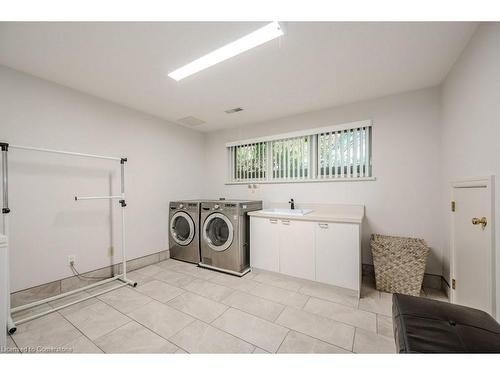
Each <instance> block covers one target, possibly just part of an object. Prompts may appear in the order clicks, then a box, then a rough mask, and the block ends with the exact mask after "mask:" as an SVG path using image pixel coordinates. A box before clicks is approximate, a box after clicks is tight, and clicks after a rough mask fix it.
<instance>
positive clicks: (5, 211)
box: [0, 142, 137, 334]
mask: <svg viewBox="0 0 500 375" xmlns="http://www.w3.org/2000/svg"><path fill="white" fill-rule="evenodd" d="M0 148H1V151H2V193H3V206H2V216H3V233H4V234H5V235H6V236H7V238H9V213H10V212H11V210H10V208H9V187H8V185H9V177H8V152H9V149H18V150H28V151H39V152H47V153H52V154H62V155H69V156H77V157H83V158H94V159H105V160H115V161H119V162H120V170H121V194H120V195H109V196H91V197H78V196H75V201H80V200H92V199H106V200H114V199H115V200H118V202H119V203H120V206H121V208H122V210H121V212H122V246H121V250H122V272H121V274H119V275H116V276H113V277H110V278H108V279H105V280H102V281H99V282H96V283H93V284H91V285H87V286H84V287H82V288H78V289H75V290H72V291H69V292H66V293H62V294H59V295H57V296H53V297H49V298H45V299H43V300H39V301H36V302H32V303H28V304H25V305H22V306H18V307H15V308H11V307H10V293H9V294H8V295H7V296H6V297H5V298H6V300H7V331H8V333H10V334H13V333H14V332H15V331H16V324H21V323H24V322H27V321H29V320H32V319H35V318H38V317H40V316H43V315H46V314H49V313H51V312H54V311H57V310H61V309H64V308H65V307H68V306H71V305H74V304H76V303H79V302H82V301H85V300H87V299H90V298H93V297H95V296H98V295H101V294H104V293H108V292H110V291H112V290H115V289H118V288H121V287H124V286H126V285H131V286H133V287H135V286H137V283H136V282H134V281H132V280H130V279H128V278H127V259H126V255H125V207H126V206H127V204H126V201H125V163H126V162H127V158H117V157H111V156H102V155H93V154H84V153H80V152H70V151H61V150H51V149H46V148H38V147H27V146H18V145H10V144H8V143H5V142H0ZM6 253H7V264H9V263H8V261H9V260H8V254H9V249H8V248H7V252H6ZM7 270H8V268H7ZM115 280H119V281H122V284H120V285H115V286H113V287H111V288H109V289H107V290H104V291H100V292H98V293H94V294H92V295H89V296H88V297H84V298H80V299H78V300H76V301H72V302H69V303H67V304H64V305H62V306H58V307H54V308H52V309H50V310H47V311H44V312H42V313H39V314H35V315H32V316H29V317H27V318H23V319H19V320H16V321H13V319H12V313H15V312H18V311H23V310H26V309H29V308H32V307H35V306H39V305H42V304H44V303H46V302H51V301H54V300H57V299H60V298H64V297H67V296H70V295H73V294H76V293H79V292H81V291H84V290H87V289H91V288H95V287H96V286H99V285H103V284H107V283H110V282H112V281H115ZM7 290H8V291H10V277H9V274H7Z"/></svg>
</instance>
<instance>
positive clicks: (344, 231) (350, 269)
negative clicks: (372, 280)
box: [315, 223, 361, 291]
mask: <svg viewBox="0 0 500 375" xmlns="http://www.w3.org/2000/svg"><path fill="white" fill-rule="evenodd" d="M315 225H316V229H315V244H316V281H319V282H322V283H327V284H332V285H336V286H340V287H343V288H348V289H354V290H357V291H359V290H360V278H361V271H360V270H361V262H360V237H359V225H357V224H342V223H316V224H315Z"/></svg>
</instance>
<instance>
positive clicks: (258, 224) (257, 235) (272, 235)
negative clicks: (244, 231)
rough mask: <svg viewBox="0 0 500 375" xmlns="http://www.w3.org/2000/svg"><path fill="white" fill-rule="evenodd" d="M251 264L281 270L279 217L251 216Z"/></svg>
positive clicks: (270, 269) (275, 270)
mask: <svg viewBox="0 0 500 375" xmlns="http://www.w3.org/2000/svg"><path fill="white" fill-rule="evenodd" d="M250 266H252V267H255V268H260V269H263V270H268V271H273V272H279V250H278V219H268V218H263V217H251V218H250Z"/></svg>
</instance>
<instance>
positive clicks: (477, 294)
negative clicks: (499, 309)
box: [451, 179, 495, 316]
mask: <svg viewBox="0 0 500 375" xmlns="http://www.w3.org/2000/svg"><path fill="white" fill-rule="evenodd" d="M490 181H491V180H490V179H485V180H474V181H463V182H458V183H455V184H454V185H453V202H454V203H452V254H451V261H452V266H451V277H452V289H451V300H452V302H453V303H456V304H460V305H466V306H470V307H474V308H476V309H480V310H483V311H486V312H488V313H490V314H492V315H493V316H494V313H495V311H494V295H493V290H494V289H493V275H494V269H495V268H494V267H495V265H494V264H493V263H494V262H493V259H494V258H493V256H492V254H493V251H492V233H493V218H492V217H491V212H492V207H491V205H492V195H491V191H492V190H491V182H490ZM453 205H454V207H453ZM453 210H454V211H453ZM453 287H454V288H453Z"/></svg>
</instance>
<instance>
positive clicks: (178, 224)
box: [170, 211, 194, 246]
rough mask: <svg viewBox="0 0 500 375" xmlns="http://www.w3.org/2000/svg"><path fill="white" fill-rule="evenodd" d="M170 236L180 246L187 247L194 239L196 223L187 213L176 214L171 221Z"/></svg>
mask: <svg viewBox="0 0 500 375" xmlns="http://www.w3.org/2000/svg"><path fill="white" fill-rule="evenodd" d="M170 234H171V235H172V237H173V239H174V241H175V242H177V243H178V244H179V245H182V246H186V245H189V244H190V243H191V241H192V240H193V238H194V222H193V219H191V216H189V215H188V214H187V213H185V212H182V211H180V212H176V213H175V214H174V216H172V219H170Z"/></svg>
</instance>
